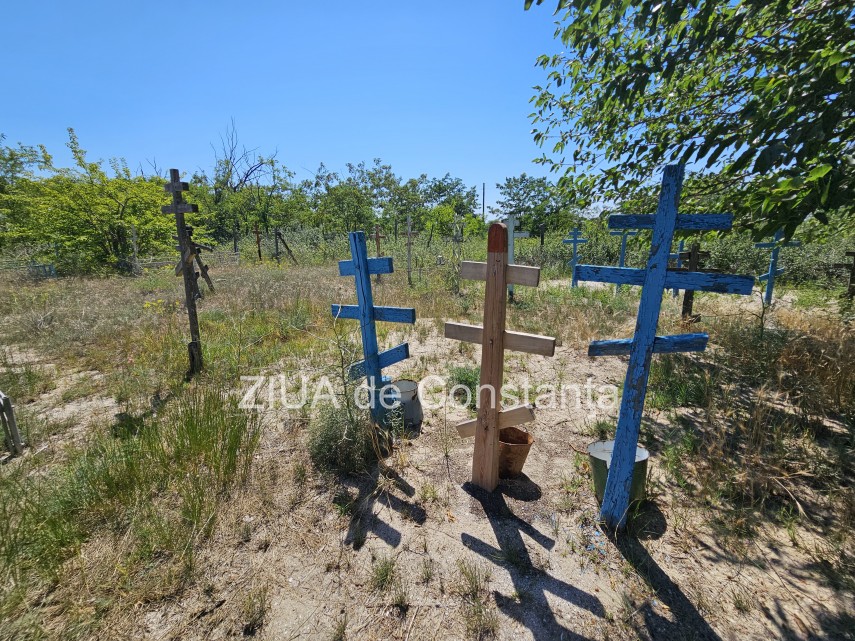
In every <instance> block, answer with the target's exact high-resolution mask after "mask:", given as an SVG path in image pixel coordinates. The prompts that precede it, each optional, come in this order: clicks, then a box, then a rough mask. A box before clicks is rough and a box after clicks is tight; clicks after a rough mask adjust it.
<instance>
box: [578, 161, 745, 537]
mask: <svg viewBox="0 0 855 641" xmlns="http://www.w3.org/2000/svg"><path fill="white" fill-rule="evenodd" d="M683 175H684V167H683V165H668V166H666V167H665V171H664V175H663V177H662V187H661V190H660V193H659V205H658V208H657V210H656V215H655V216H651V215H646V216H635V215H626V216H618V215H615V216H611V217H609V227H611V228H616V229H623V230H626V229H652V230H653V235H652V243H651V247H650V257H649V259H648V261H647V268H646V269H632V268H627V267H600V266H596V265H579V266H578V267H577V268H576V271H577V272H578V274H579V280H592V281H597V282H605V283H615V284H623V285H641V286H642V288H643V289H642V292H641V302H640V303H639V307H638V318H637V320H636V324H635V333H634V335H633V337H632V338H629V339H618V340H605V341H594V342H592V343H591V344H590V345H589V347H588V356H606V355H621V354H629V365H628V367H627V373H626V379H625V382H624V386H623V390H624V391H623V397H622V398H621V405H620V414H619V416H618V424H617V432H616V435H615V445H614V450H613V453H612V459H611V464H610V465H609V472H608V478H607V480H606V490H605V494H604V496H603V503H602V506H601V509H600V517H601V518H602V520H603V521H605V523H606V524H607V525H608V526H609V527H612V528H616V529H621V528H623V527H624V526H625V525H626V517H627V512H628V510H629V492H630V485H631V483H632V474H633V469H634V467H635V456H636V449H637V447H638V436H639V431H640V428H641V418H642V413H643V410H644V400H645V397H646V395H647V382H648V377H649V375H650V363H651V360H652V356H653V354H654V353H675V352H689V351H703V350H704V349H706V345H707V342H708V340H709V336H707V335H706V334H681V335H677V336H656V326H657V324H658V321H659V313H660V311H661V307H662V296H663V294H664V292H665V288H666V287H667V288H678V289H684V290H702V291H714V292H719V293H728V294H742V295H749V294H750V293H751V291H752V289H753V286H754V279H753V278H752V277H751V276H735V275H730V274H715V273H707V272H693V271H688V270H686V271H682V270H671V269H669V268H668V260H669V252H670V248H671V243H672V240H673V237H674V232H675V230H678V229H692V230H713V229H730V228H731V227H732V225H733V217H732V216H730V215H727V214H701V215H682V216H680V215H678V214H677V205H678V203H679V200H680V190H681V187H682V183H683Z"/></svg>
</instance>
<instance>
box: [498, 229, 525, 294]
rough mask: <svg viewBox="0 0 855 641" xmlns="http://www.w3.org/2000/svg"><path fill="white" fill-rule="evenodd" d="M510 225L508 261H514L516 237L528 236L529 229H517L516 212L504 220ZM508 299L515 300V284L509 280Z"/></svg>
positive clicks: (511, 262)
mask: <svg viewBox="0 0 855 641" xmlns="http://www.w3.org/2000/svg"><path fill="white" fill-rule="evenodd" d="M503 222H504V223H505V224H506V225H507V226H508V263H510V264H513V262H514V239H515V238H528V236H529V234H528V232H527V231H517V222H519V221H517V216H516V214H508V217H507V218H506V219H505V220H504V221H503ZM508 300H510V301H511V302H513V300H514V284H513V283H512V282H510V281H509V282H508Z"/></svg>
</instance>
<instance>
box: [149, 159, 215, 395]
mask: <svg viewBox="0 0 855 641" xmlns="http://www.w3.org/2000/svg"><path fill="white" fill-rule="evenodd" d="M169 179H170V180H169V182H168V183H166V184H165V185H164V186H163V190H164V191H165V192H167V193H171V194H172V204H171V205H164V206H163V207H161V208H160V210H161V212H163V213H164V214H174V215H175V227H176V230H177V232H178V251H179V252H181V261H180V268H181V273H182V274H183V276H184V301H185V304H186V306H187V318H188V320H189V321H190V342H189V343H188V344H187V353H188V355H189V357H190V368H189V369H188V370H187V378H190V377H192V376H193V375H194V374H197V373H198V372H200V371H201V370H202V341H201V338H200V335H199V317H198V315H197V314H196V296H197V294H198V293H199V288H198V284H197V283H196V273H195V270H194V269H193V260H194V255H195V254H194V250H193V241H192V240H191V237H190V234H189V233H188V230H187V225H186V224H185V223H184V214H189V213H191V212H197V211H199V207H198V206H197V205H193V204H190V203H186V202H184V192H185V191H188V190H189V189H190V186H189V185H188V184H187V183H186V182H181V174H180V173H179V172H178V170H177V169H170V170H169ZM196 257H197V258H198V256H196ZM200 264H201V261H200ZM177 269H178V267H176V271H177ZM204 273H205V274H206V276H207V269H205V270H204Z"/></svg>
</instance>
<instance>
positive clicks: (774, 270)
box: [754, 229, 801, 305]
mask: <svg viewBox="0 0 855 641" xmlns="http://www.w3.org/2000/svg"><path fill="white" fill-rule="evenodd" d="M783 238H784V230H783V229H779V230H778V231H776V232H775V239H774V240H773V241H772V242H771V243H755V244H754V246H755V247H757V248H759V249H771V250H772V256H771V257H770V258H769V271H767V272H766V273H765V274H763V275H762V276H758V277H757V280H759V281H760V282H763V281H764V280H765V281H766V293H765V294H763V302H764V303H765V304H766V305H771V304H772V292H773V291H774V289H775V277H776V276H780V275H781V274H783V273H784V270H783V269H778V254H779V253H780V252H781V248H782V247H799V246H800V245H801V243H800V242H799V241H797V240H792V241H790V242H788V243H782V242H781V240H783Z"/></svg>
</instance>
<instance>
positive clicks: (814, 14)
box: [525, 0, 855, 236]
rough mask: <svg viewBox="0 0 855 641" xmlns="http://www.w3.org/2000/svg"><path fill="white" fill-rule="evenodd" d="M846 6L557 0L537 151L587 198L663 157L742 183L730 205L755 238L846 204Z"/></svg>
mask: <svg viewBox="0 0 855 641" xmlns="http://www.w3.org/2000/svg"><path fill="white" fill-rule="evenodd" d="M536 2H537V4H541V3H542V2H543V0H536ZM532 4H533V0H526V2H525V6H526V8H529V7H530V6H531V5H532ZM854 6H855V5H853V4H852V2H851V0H778V1H775V2H765V1H763V0H736V1H733V2H731V1H728V0H677V1H673V2H652V1H650V0H620V1H617V0H560V1H559V3H558V11H559V12H561V13H562V14H563V15H562V20H561V22H560V23H559V26H558V27H557V29H556V37H557V38H559V39H560V41H561V43H562V45H563V46H564V47H565V51H564V52H563V53H560V54H556V55H543V56H540V58H539V59H538V64H539V65H540V66H541V67H543V68H544V69H545V70H547V71H548V76H547V83H546V84H544V85H543V86H539V87H536V92H537V93H536V95H535V96H534V98H533V99H532V100H533V103H534V105H535V111H534V113H533V114H532V120H533V122H534V124H535V130H534V132H535V133H534V137H535V140H536V141H537V142H538V143H539V144H541V145H545V146H547V147H550V148H551V152H552V154H553V155H552V157H550V156H547V155H546V154H544V155H543V157H542V158H541V159H540V161H541V162H544V163H547V164H551V165H552V166H553V168H554V169H556V170H563V171H564V172H565V176H564V178H563V181H562V183H563V184H564V185H565V186H566V187H567V188H568V189H570V190H572V191H575V192H576V193H579V194H581V195H582V196H583V197H587V198H590V197H592V196H593V194H594V193H597V192H598V193H600V194H601V195H604V196H605V197H606V198H619V197H620V196H621V195H625V194H627V193H629V192H631V191H632V190H633V189H634V188H636V187H637V186H639V185H641V184H643V183H644V182H645V181H646V180H649V178H650V177H651V175H652V174H653V173H654V171H655V170H656V169H657V168H658V167H660V166H661V165H663V164H665V163H669V162H675V161H681V162H684V163H689V164H690V166H692V167H696V168H701V169H703V168H705V169H712V170H714V171H715V175H716V178H717V181H718V184H719V185H721V186H730V185H739V186H741V192H742V197H741V198H739V199H738V200H737V202H735V203H734V204H735V211H734V213H737V214H739V215H740V219H741V222H742V223H743V224H745V225H747V226H749V227H752V228H754V229H755V233H756V234H757V235H758V236H765V235H769V234H771V233H772V232H773V231H774V230H775V229H776V228H778V227H781V226H783V227H784V228H785V231H786V232H787V234H788V235H790V234H792V232H793V231H794V230H795V228H796V227H797V226H798V225H799V224H800V223H801V222H802V221H804V220H805V219H806V218H808V217H809V216H811V215H813V216H815V217H816V218H817V219H819V220H821V221H824V220H826V217H827V216H828V214H829V212H832V211H835V210H837V209H844V210H845V211H846V212H847V213H848V214H849V215H851V212H852V210H853V206H852V203H853V196H855V178H853V173H855V172H853V169H855V81H854V80H853V70H852V67H853V61H855V8H853V7H854ZM600 167H605V169H599V168H600Z"/></svg>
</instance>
